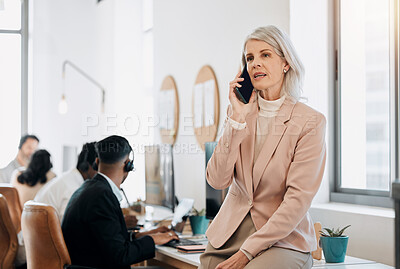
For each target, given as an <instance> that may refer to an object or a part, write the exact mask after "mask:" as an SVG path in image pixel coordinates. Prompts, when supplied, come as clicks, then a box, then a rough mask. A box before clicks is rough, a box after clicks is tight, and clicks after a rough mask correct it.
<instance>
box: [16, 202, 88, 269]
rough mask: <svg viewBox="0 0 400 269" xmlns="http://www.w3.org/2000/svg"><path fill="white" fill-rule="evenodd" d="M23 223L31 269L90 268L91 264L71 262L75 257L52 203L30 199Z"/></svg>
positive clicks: (28, 262) (26, 204) (23, 216)
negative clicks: (73, 263) (66, 242)
mask: <svg viewBox="0 0 400 269" xmlns="http://www.w3.org/2000/svg"><path fill="white" fill-rule="evenodd" d="M21 226H22V233H23V236H24V241H25V250H26V262H27V264H28V268H30V269H41V268H52V269H57V268H59V269H66V268H69V269H75V268H76V269H78V268H82V269H84V268H87V269H89V267H84V266H76V265H70V264H71V258H70V256H69V253H68V249H67V246H66V245H65V241H64V236H63V234H62V231H61V225H60V221H59V220H58V216H57V213H56V210H55V209H54V208H53V207H52V206H49V205H46V204H42V203H37V202H34V201H28V202H26V203H25V206H24V210H23V211H22V222H21ZM92 269H93V268H92Z"/></svg>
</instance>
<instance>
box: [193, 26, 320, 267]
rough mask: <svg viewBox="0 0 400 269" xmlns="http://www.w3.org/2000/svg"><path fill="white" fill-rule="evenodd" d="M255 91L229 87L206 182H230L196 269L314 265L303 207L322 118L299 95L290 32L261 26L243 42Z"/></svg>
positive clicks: (315, 172) (299, 71) (311, 191)
mask: <svg viewBox="0 0 400 269" xmlns="http://www.w3.org/2000/svg"><path fill="white" fill-rule="evenodd" d="M243 65H247V70H248V72H249V75H250V78H251V82H252V83H253V86H254V88H255V90H254V91H253V93H252V96H251V99H250V101H249V103H248V104H244V103H242V102H241V101H239V100H238V99H237V97H236V95H235V93H234V89H235V87H241V85H240V84H239V82H241V81H242V80H243V79H242V78H240V77H239V76H240V73H239V74H237V76H236V77H235V79H234V80H233V81H232V82H230V88H229V101H230V103H231V109H230V110H229V111H228V118H227V121H226V126H225V130H224V133H223V135H222V137H221V139H220V140H219V143H218V145H217V147H216V149H215V152H214V154H213V156H212V157H211V159H210V161H209V163H208V166H207V180H208V183H209V184H210V185H211V186H213V187H214V188H216V189H224V188H227V187H228V186H230V190H229V193H228V195H227V197H226V199H225V202H224V204H223V205H222V207H221V209H220V211H219V213H218V214H217V216H216V217H215V219H214V220H213V222H212V223H211V225H210V227H209V229H208V230H207V237H208V239H209V244H208V246H207V249H206V252H205V253H204V254H203V255H202V256H201V258H200V260H201V265H200V267H199V268H218V269H220V268H244V267H245V268H268V269H271V268H279V269H281V268H290V269H292V268H311V267H312V257H311V255H310V252H311V251H313V250H314V249H316V247H317V246H316V239H315V232H314V227H313V223H312V220H311V218H310V215H309V213H308V209H309V207H310V205H311V201H312V199H313V197H314V195H315V194H316V192H317V190H318V188H319V186H320V183H321V180H322V176H323V172H324V167H325V159H326V153H325V123H326V122H325V118H324V116H323V115H322V114H321V113H319V112H317V111H315V110H313V109H312V108H310V107H308V106H307V105H305V104H303V103H301V102H299V101H298V100H299V97H300V94H301V86H302V81H303V76H304V68H303V65H302V63H301V62H300V59H299V58H298V56H297V54H296V52H295V50H294V48H293V46H292V44H291V42H290V40H289V38H288V36H287V35H286V34H285V33H283V32H282V31H281V30H279V29H278V28H276V27H274V26H267V27H261V28H258V29H256V30H255V31H254V32H253V33H252V34H250V35H249V36H248V37H247V39H246V41H245V44H244V52H243Z"/></svg>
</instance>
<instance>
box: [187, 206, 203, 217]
mask: <svg viewBox="0 0 400 269" xmlns="http://www.w3.org/2000/svg"><path fill="white" fill-rule="evenodd" d="M190 215H191V216H205V215H206V209H205V208H203V209H202V210H200V211H198V210H197V209H196V208H194V207H193V208H192V211H191V212H190Z"/></svg>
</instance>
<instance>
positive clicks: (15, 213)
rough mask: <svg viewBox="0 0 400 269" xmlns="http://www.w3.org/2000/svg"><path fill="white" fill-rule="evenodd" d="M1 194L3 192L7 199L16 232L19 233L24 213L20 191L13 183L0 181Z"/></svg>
mask: <svg viewBox="0 0 400 269" xmlns="http://www.w3.org/2000/svg"><path fill="white" fill-rule="evenodd" d="M0 194H3V195H4V196H5V197H6V199H7V204H8V210H9V212H10V217H11V221H12V223H13V224H14V228H15V231H16V233H17V234H18V233H19V232H20V231H21V214H22V207H21V204H20V202H19V195H18V191H17V189H16V188H14V187H13V186H12V185H11V184H5V183H0Z"/></svg>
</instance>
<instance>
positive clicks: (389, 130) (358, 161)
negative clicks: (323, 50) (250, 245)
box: [331, 0, 398, 207]
mask: <svg viewBox="0 0 400 269" xmlns="http://www.w3.org/2000/svg"><path fill="white" fill-rule="evenodd" d="M397 1H398V0H338V1H337V4H338V5H337V9H336V11H337V14H336V19H337V23H336V25H337V28H336V40H337V42H336V46H337V47H336V49H337V65H338V76H337V93H338V94H337V98H336V102H335V109H336V121H335V122H336V126H335V127H336V130H337V131H336V136H335V138H336V139H335V142H336V147H335V148H336V149H337V150H336V169H335V171H336V176H335V179H334V181H335V184H334V185H335V189H334V191H333V192H331V200H332V201H337V202H350V203H358V204H367V205H374V206H384V207H392V202H391V198H390V191H391V182H392V181H393V180H394V178H395V177H396V175H395V173H396V167H395V165H394V164H396V163H397V162H394V159H395V158H396V156H397V149H396V147H395V145H396V143H397V141H398V137H395V135H394V134H395V126H396V125H395V122H396V120H397V115H396V113H395V108H397V107H398V103H396V102H395V98H393V97H394V96H395V93H396V92H397V91H398V86H397V85H395V83H394V82H395V81H396V77H395V76H397V75H395V67H396V65H397V64H398V61H397V59H395V57H394V55H395V49H398V48H395V39H396V38H397V33H396V31H398V29H396V28H395V25H396V24H395V18H396V16H395V15H396V14H395V10H396V9H395V8H394V5H395V4H397ZM372 196H373V197H374V199H370V198H371V197H372Z"/></svg>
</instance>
